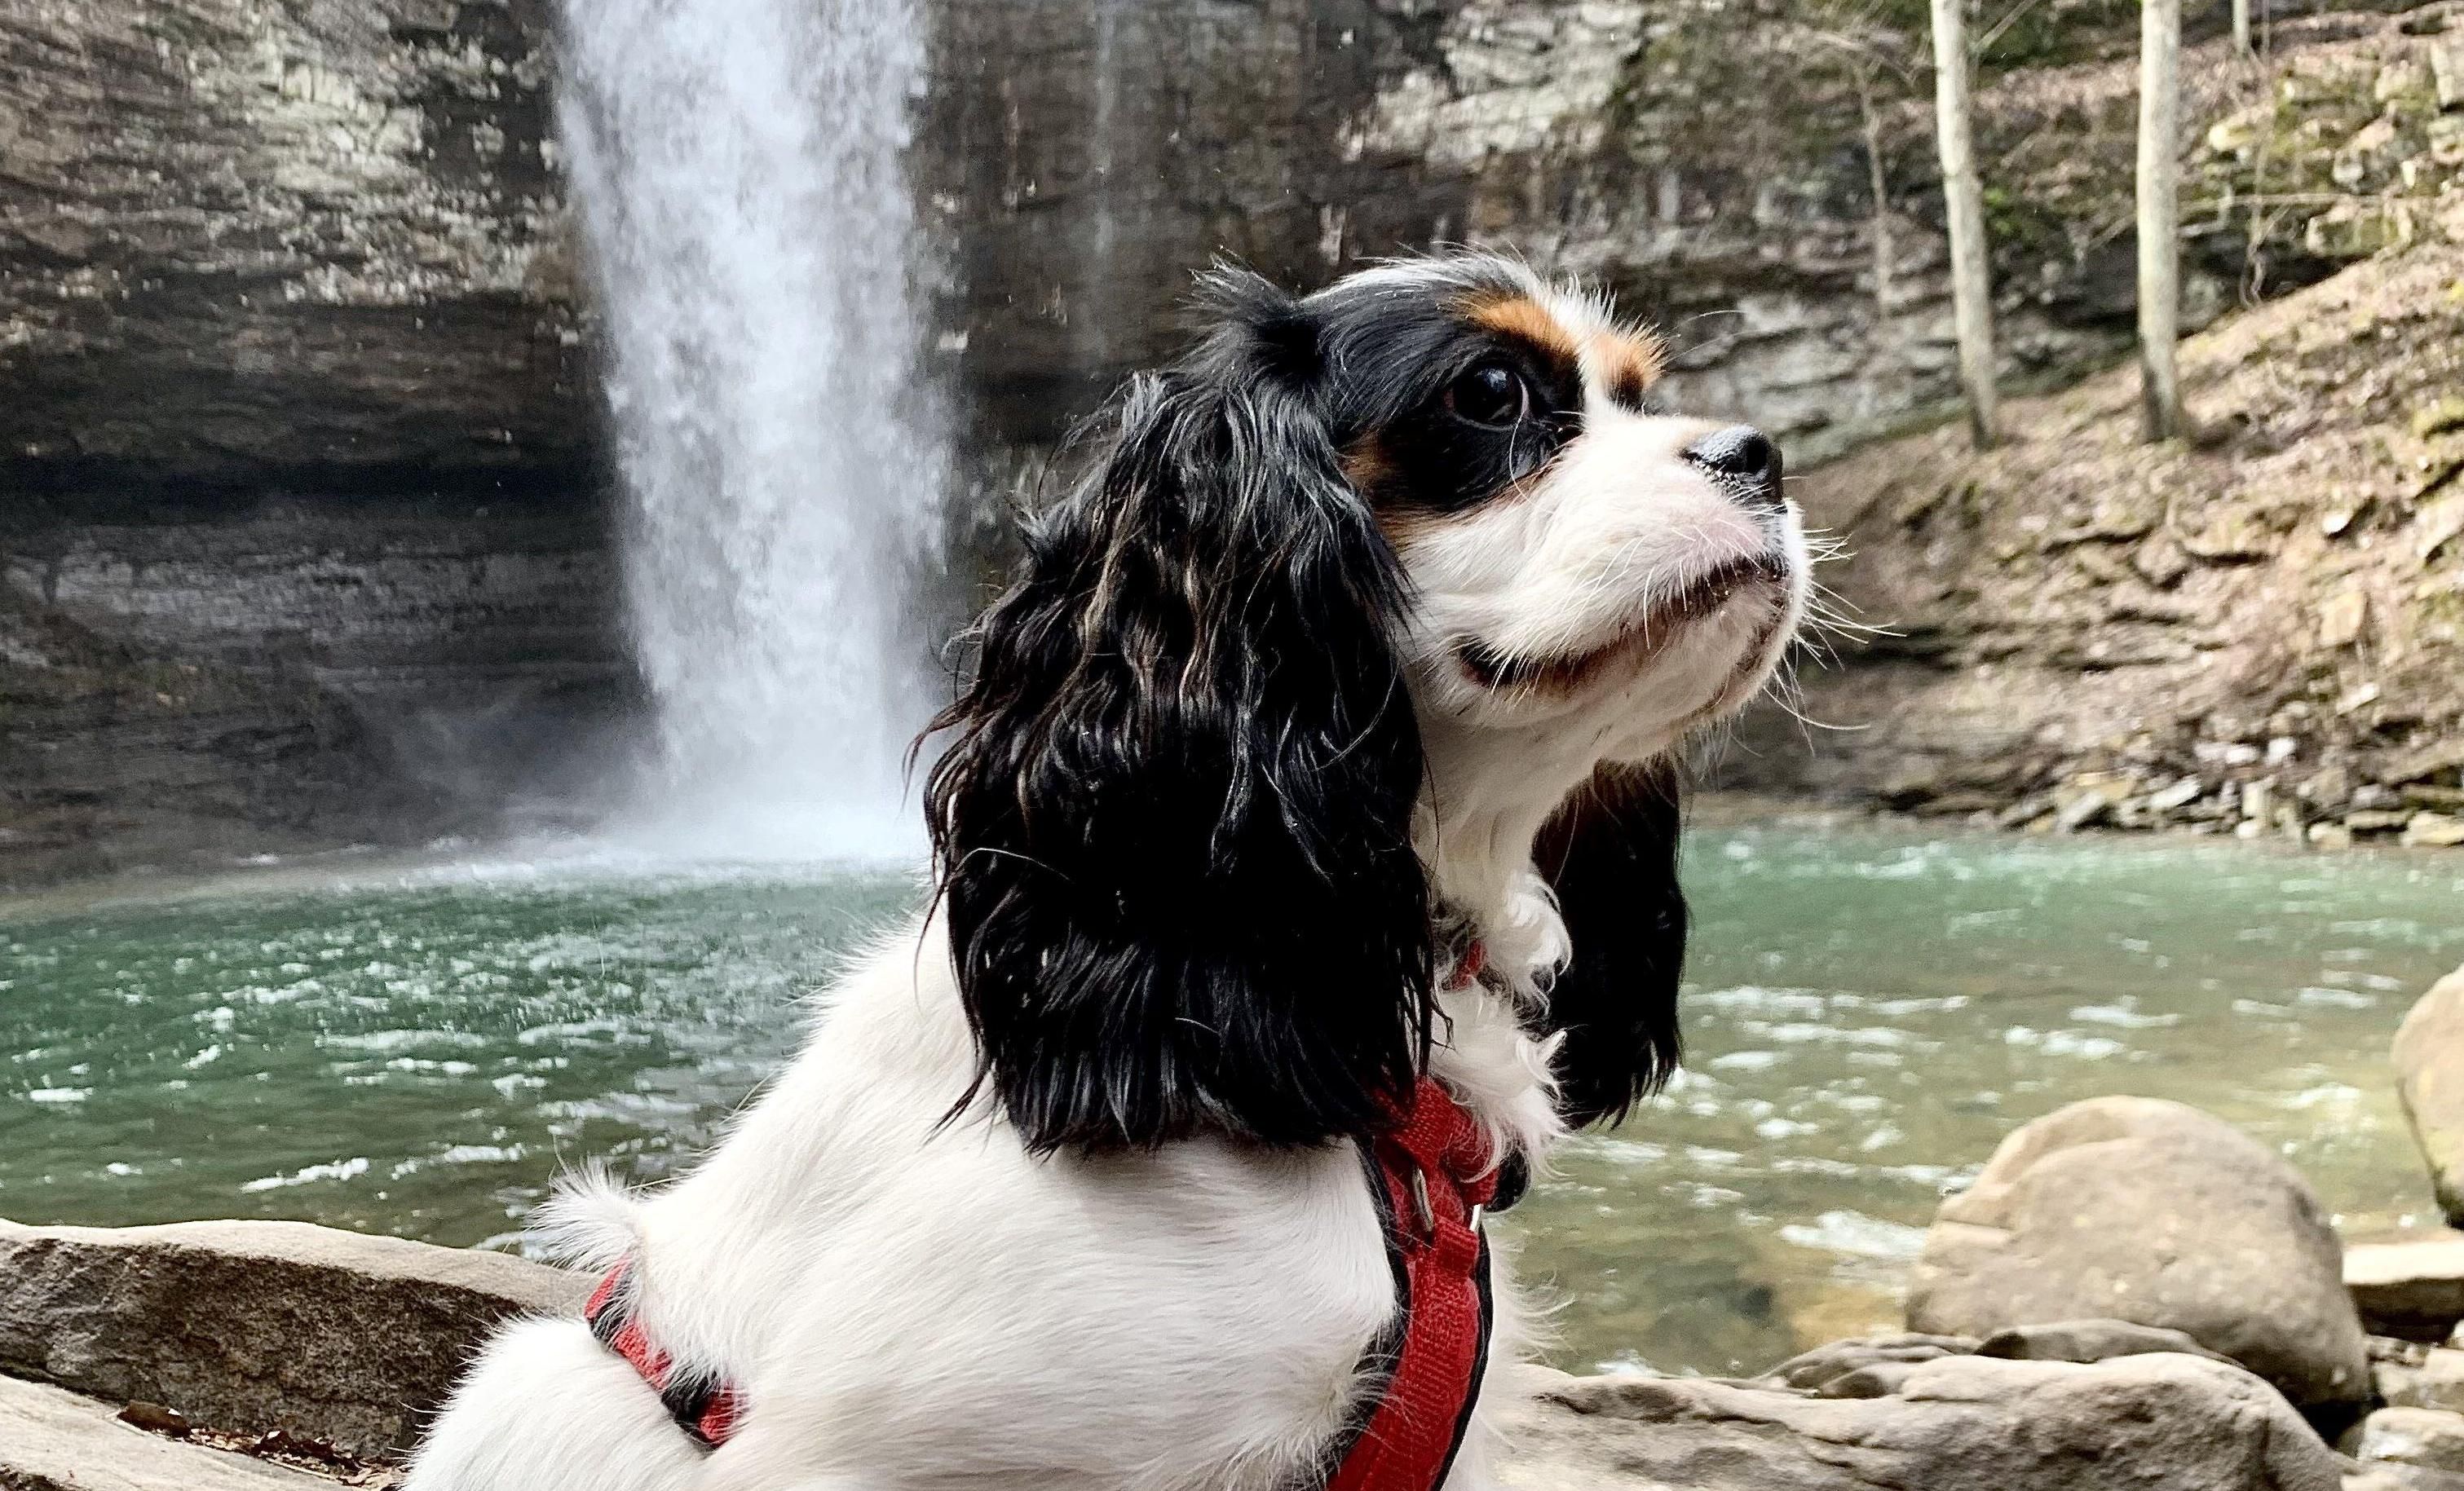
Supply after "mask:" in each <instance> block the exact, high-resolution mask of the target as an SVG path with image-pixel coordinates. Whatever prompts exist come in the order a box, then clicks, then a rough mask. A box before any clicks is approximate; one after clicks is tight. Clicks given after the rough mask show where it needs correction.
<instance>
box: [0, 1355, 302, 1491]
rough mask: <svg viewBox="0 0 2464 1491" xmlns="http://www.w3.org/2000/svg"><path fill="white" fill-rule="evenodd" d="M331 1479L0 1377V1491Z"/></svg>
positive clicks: (128, 1489) (215, 1489)
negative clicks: (143, 1425) (200, 1443)
mask: <svg viewBox="0 0 2464 1491" xmlns="http://www.w3.org/2000/svg"><path fill="white" fill-rule="evenodd" d="M334 1485H335V1482H334V1481H331V1480H322V1479H320V1478H319V1477H316V1476H308V1475H302V1474H301V1473H299V1472H298V1471H296V1470H285V1469H283V1468H282V1467H281V1466H279V1465H269V1464H267V1463H265V1462H264V1461H262V1460H253V1459H250V1458H247V1457H246V1456H242V1455H227V1454H224V1453H223V1452H222V1451H219V1450H208V1449H201V1448H199V1447H197V1446H195V1445H191V1444H182V1443H180V1442H178V1441H177V1440H174V1439H165V1438H163V1437H161V1436H156V1435H150V1434H147V1433H145V1432H144V1431H143V1430H140V1429H132V1428H130V1427H129V1426H127V1425H126V1424H123V1423H121V1422H120V1420H119V1417H118V1415H117V1414H115V1413H114V1411H113V1410H112V1409H111V1408H110V1407H109V1406H108V1405H105V1404H101V1403H97V1402H95V1401H94V1400H93V1399H91V1398H82V1397H79V1396H77V1394H76V1393H74V1392H69V1391H67V1390H66V1389H64V1388H51V1387H45V1386H43V1385H42V1384H40V1383H33V1382H19V1381H17V1380H15V1379H14V1378H11V1377H0V1491H318V1488H323V1491H332V1488H333V1487H334Z"/></svg>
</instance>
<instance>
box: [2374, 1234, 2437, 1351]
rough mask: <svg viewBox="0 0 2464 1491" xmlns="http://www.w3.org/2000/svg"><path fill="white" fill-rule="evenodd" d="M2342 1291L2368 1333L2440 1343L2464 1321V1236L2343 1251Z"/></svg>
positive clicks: (2377, 1245) (2375, 1244) (2393, 1243)
mask: <svg viewBox="0 0 2464 1491" xmlns="http://www.w3.org/2000/svg"><path fill="white" fill-rule="evenodd" d="M2344 1289H2345V1292H2347V1293H2349V1294H2350V1295H2352V1297H2353V1305H2354V1307H2355V1308H2357V1309H2359V1310H2360V1311H2361V1315H2362V1323H2363V1325H2364V1326H2365V1327H2367V1328H2368V1329H2370V1330H2371V1331H2372V1332H2374V1333H2376V1334H2378V1335H2383V1336H2397V1337H2401V1338H2402V1339H2404V1340H2407V1341H2424V1342H2429V1343H2431V1344H2433V1345H2434V1344H2437V1343H2439V1342H2443V1341H2445V1340H2446V1339H2447V1338H2448V1336H2449V1334H2450V1333H2451V1332H2453V1330H2454V1329H2455V1327H2456V1323H2457V1322H2458V1321H2464V1233H2453V1232H2450V1233H2445V1234H2442V1235H2441V1236H2438V1237H2435V1238H2428V1239H2422V1240H2420V1241H2417V1242H2385V1243H2366V1244H2364V1245H2362V1246H2360V1247H2352V1248H2346V1249H2345V1250H2344Z"/></svg>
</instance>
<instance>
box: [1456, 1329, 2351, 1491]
mask: <svg viewBox="0 0 2464 1491" xmlns="http://www.w3.org/2000/svg"><path fill="white" fill-rule="evenodd" d="M1903 1365H1904V1366H1905V1367H1906V1369H1907V1370H1906V1371H1905V1374H1904V1376H1903V1378H1902V1380H1900V1381H1899V1382H1898V1383H1897V1385H1896V1386H1895V1387H1894V1389H1893V1390H1892V1391H1890V1392H1883V1393H1877V1394H1873V1395H1869V1396H1866V1395H1838V1394H1835V1395H1830V1396H1823V1395H1818V1394H1816V1393H1815V1392H1809V1391H1801V1390H1790V1389H1787V1388H1783V1387H1779V1386H1776V1385H1773V1384H1771V1383H1770V1382H1768V1381H1766V1382H1756V1383H1743V1382H1723V1381H1717V1380H1710V1379H1699V1378H1649V1377H1567V1376H1563V1375H1560V1374H1556V1373H1545V1374H1541V1373H1535V1375H1534V1379H1533V1382H1532V1387H1533V1390H1534V1393H1533V1396H1532V1397H1531V1398H1530V1399H1529V1401H1528V1402H1525V1403H1518V1404H1515V1405H1513V1406H1511V1407H1510V1408H1509V1409H1508V1410H1507V1415H1506V1416H1507V1440H1506V1442H1507V1446H1508V1453H1507V1456H1506V1458H1505V1461H1504V1463H1503V1465H1502V1466H1501V1467H1500V1475H1499V1480H1500V1481H1501V1483H1503V1484H1505V1485H1507V1486H1515V1487H1530V1488H1533V1491H1540V1488H1547V1491H1576V1488H1579V1491H1676V1488H1680V1487H1683V1488H1685V1491H1875V1488H1877V1487H1919V1486H1922V1487H1924V1488H1925V1491H2039V1488H2041V1491H2056V1488H2059V1491H2107V1488H2110V1491H2122V1488H2124V1487H2127V1488H2130V1491H2146V1488H2148V1487H2152V1486H2162V1487H2164V1488H2166V1491H2337V1488H2338V1487H2339V1485H2340V1483H2341V1480H2342V1477H2343V1472H2344V1471H2345V1470H2346V1469H2347V1468H2348V1464H2347V1462H2346V1461H2344V1460H2343V1458H2342V1457H2340V1456H2338V1455H2337V1454H2336V1453H2335V1452H2334V1451H2332V1450H2330V1449H2328V1448H2327V1446H2326V1445H2325V1444H2324V1443H2323V1442H2321V1440H2320V1438H2319V1437H2318V1436H2317V1435H2315V1434H2313V1433H2312V1432H2311V1430H2310V1428H2309V1426H2308V1425H2307V1424H2305V1423H2304V1422H2303V1421H2302V1420H2301V1417H2300V1415H2299V1414H2296V1413H2295V1412H2294V1411H2293V1410H2292V1408H2291V1407H2289V1406H2288V1405H2287V1404H2286V1403H2285V1401H2284V1399H2283V1398H2282V1397H2280V1396H2279V1395H2277V1393H2276V1392H2273V1391H2271V1390H2270V1389H2269V1388H2268V1386H2267V1385H2266V1384H2265V1383H2264V1382H2261V1381H2260V1380H2259V1379H2258V1378H2256V1377H2255V1376H2253V1375H2252V1374H2250V1373H2249V1372H2247V1371H2244V1370H2241V1369H2240V1368H2238V1367H2234V1366H2231V1365H2229V1364H2225V1363H2219V1362H2214V1361H2211V1360H2208V1359H2206V1358H2203V1357H2195V1356H2187V1355H2182V1354H2178V1353H2157V1354H2148V1355H2138V1356H2126V1357H2122V1358H2119V1359H2116V1360H2113V1361H2106V1362H2098V1363H2093V1364H2080V1363H2072V1362H2033V1361H2004V1360H1997V1359H1993V1358H1988V1357H1980V1356H1962V1355H1945V1356H1939V1357H1935V1358H1933V1359H1930V1360H1925V1361H1919V1362H1914V1363H1910V1364H1903Z"/></svg>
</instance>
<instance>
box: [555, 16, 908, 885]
mask: <svg viewBox="0 0 2464 1491" xmlns="http://www.w3.org/2000/svg"><path fill="white" fill-rule="evenodd" d="M562 39H563V57H564V69H565V72H564V78H563V84H564V86H563V89H562V93H561V114H562V129H563V138H564V141H565V143H566V146H567V148H568V150H569V151H570V152H571V155H572V182H573V188H574V194H575V198H576V201H577V204H578V206H579V208H580V209H581V213H582V220H583V229H584V231H585V233H586V235H587V238H588V243H589V247H590V252H591V255H592V259H593V261H594V268H595V270H596V277H597V284H598V288H599V293H600V304H601V305H602V306H603V308H604V310H605V317H606V321H607V332H608V340H609V348H610V353H611V358H610V362H611V365H610V366H609V368H608V370H607V381H608V392H609V402H610V404H611V406H612V407H613V413H614V419H615V428H616V435H617V449H618V457H619V460H620V461H621V463H622V467H623V476H624V483H625V487H626V490H627V493H628V495H629V499H630V514H629V523H628V528H627V534H626V538H625V542H626V580H627V587H628V595H627V600H628V602H629V611H630V615H631V621H632V628H633V634H634V643H635V647H636V648H637V652H638V656H639V660H640V664H641V667H642V670H643V673H644V675H645V677H646V678H647V679H648V681H649V687H650V691H651V693H652V695H653V698H654V702H655V706H656V712H657V724H658V732H657V739H656V748H657V750H656V759H655V763H654V765H653V768H652V770H651V771H650V772H649V774H648V780H647V781H646V783H645V785H644V787H643V789H642V792H641V797H642V799H643V800H642V802H641V804H640V811H638V812H637V813H635V814H633V815H631V817H632V820H633V822H634V824H635V825H638V826H640V827H644V828H648V829H649V830H651V831H653V832H654V833H655V834H656V835H657V836H658V837H659V838H660V839H661V840H663V841H665V842H666V843H667V844H670V845H671V846H675V847H681V848H684V849H686V850H688V851H689V852H697V853H712V854H722V855H755V856H766V855H780V854H783V855H790V856H796V857H824V856H832V857H834V856H840V855H862V856H870V855H877V854H883V853H894V852H902V851H904V850H906V849H908V848H909V847H910V846H911V845H912V844H915V843H917V842H919V835H918V833H917V829H916V825H915V824H914V823H913V822H912V815H910V814H908V813H906V812H905V811H903V809H902V803H901V797H902V793H901V758H902V756H903V753H904V751H905V749H906V743H907V741H908V740H909V739H910V738H911V737H912V736H913V735H914V733H915V731H916V730H917V729H918V728H919V727H920V725H921V724H922V722H923V719H924V717H925V715H926V714H927V713H929V712H930V701H931V699H932V691H931V690H930V689H929V687H928V686H927V683H926V679H927V676H928V673H929V669H928V668H927V666H926V652H925V647H924V644H923V642H922V640H921V638H920V629H919V627H918V626H917V625H916V619H915V583H916V578H917V576H918V575H919V574H921V573H922V572H923V571H924V569H925V566H926V564H927V563H928V561H929V560H930V559H932V558H933V557H934V552H935V546H936V544H937V541H938V537H939V534H940V531H941V495H942V491H943V483H944V479H945V475H946V458H945V455H944V449H943V444H942V422H941V420H940V417H939V410H938V408H937V406H936V404H935V400H934V398H933V396H932V391H931V390H930V388H929V387H928V386H927V385H926V383H925V381H924V379H923V377H922V373H921V369H920V367H919V365H918V358H919V353H920V350H921V349H920V346H919V329H918V328H919V325H920V322H919V320H918V315H917V311H918V306H917V301H918V293H917V289H916V286H915V279H916V261H917V256H916V254H915V252H914V246H913V238H914V221H913V208H912V205H911V197H910V193H909V188H908V184H907V181H906V179H905V176H904V173H903V171H902V168H901V153H902V150H903V147H904V146H905V144H906V143H907V138H908V133H909V128H908V111H909V109H910V107H911V104H912V101H913V96H914V93H915V90H916V87H917V84H918V80H919V78H920V77H921V73H922V67H923V61H924V55H923V45H922V40H921V36H920V33H919V24H918V18H917V17H916V15H915V14H914V13H913V5H912V3H911V0H830V3H826V4H815V3H813V0H564V27H563V33H562Z"/></svg>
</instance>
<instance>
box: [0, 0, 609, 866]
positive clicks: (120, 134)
mask: <svg viewBox="0 0 2464 1491" xmlns="http://www.w3.org/2000/svg"><path fill="white" fill-rule="evenodd" d="M547 34H548V33H547V21H546V15H545V7H544V6H543V5H542V4H540V3H539V0H379V3H373V4H337V3H331V0H281V3H275V4H245V3H240V0H121V3H113V4H85V3H55V0H22V3H20V0H11V3H8V4H0V157H5V159H6V160H7V161H8V163H9V165H8V170H7V172H6V173H5V179H0V882H5V881H7V880H9V879H11V878H12V877H23V876H27V875H33V874H47V873H56V872H61V871H67V870H91V869H97V868H104V867H108V866H111V865H114V864H118V863H123V862H126V861H130V860H137V861H145V860H155V859H160V858H164V857H166V856H173V855H176V854H177V853H178V852H179V851H181V850H183V849H187V848H191V847H203V848H205V849H207V850H209V852H213V853H217V854H230V853H233V852H244V851H246V850H249V849H252V848H256V847H264V846H276V845H278V846H289V845H291V844H297V843H316V842H330V841H332V840H334V839H336V838H347V837H355V836H360V835H364V834H374V833H382V832H385V831H387V830H388V829H392V830H397V831H398V829H399V828H400V826H401V825H403V824H405V823H416V824H417V825H418V826H419V827H420V828H421V829H432V828H434V827H438V826H444V825H448V824H452V823H458V822H473V821H474V819H473V813H474V812H475V811H477V810H478V808H479V807H480V806H481V805H482V802H483V801H484V800H485V799H486V798H487V797H489V796H490V795H491V794H492V793H493V791H494V790H495V788H496V787H497V786H499V785H500V784H501V780H502V776H503V774H502V773H501V772H495V771H492V769H491V768H492V764H493V763H492V761H491V760H490V758H489V756H488V755H487V754H486V753H481V752H474V751H473V750H472V749H468V748H467V747H468V745H469V743H471V742H474V741H478V740H481V739H487V738H493V739H494V740H495V741H496V742H498V744H497V745H495V746H493V747H492V749H502V748H504V747H510V748H511V749H510V750H503V755H504V756H512V755H514V754H516V753H517V752H519V751H521V750H522V749H524V748H525V747H533V748H535V747H536V746H537V745H538V744H539V735H540V734H541V733H542V732H545V731H548V730H551V729H553V728H555V726H556V724H557V723H558V722H560V721H565V722H569V721H570V718H571V717H572V716H573V715H574V714H575V713H576V712H577V711H579V713H581V714H583V715H585V716H586V715H591V714H595V713H604V711H605V703H606V701H607V700H608V699H611V698H614V697H616V696H618V695H619V694H620V693H621V689H622V685H623V680H624V668H623V664H622V661H621V653H620V652H619V651H618V649H617V648H616V647H615V646H614V644H613V642H612V634H611V631H610V627H609V620H610V616H611V601H610V599H609V598H610V595H611V593H612V589H613V587H612V584H611V582H610V581H611V579H612V566H611V564H610V560H609V557H608V553H607V550H608V547H609V543H608V537H607V534H608V529H607V524H606V521H605V516H604V515H603V512H602V503H601V501H600V499H599V494H598V484H597V482H596V480H595V477H594V471H595V469H596V463H597V460H598V456H597V448H598V444H599V441H598V433H597V428H596V425H597V421H596V415H595V412H594V410H593V408H592V403H591V393H590V388H589V381H588V376H587V348H586V346H585V345H584V336H583V330H584V325H585V322H584V319H583V318H584V310H583V305H582V302H581V299H580V296H579V291H578V285H579V276H578V274H577V273H576V268H575V265H576V261H575V254H574V249H573V244H572V241H571V233H570V230H569V229H568V227H567V224H566V220H565V216H564V212H563V208H562V204H561V199H560V197H559V194H558V192H559V186H558V179H557V175H556V171H555V164H556V146H555V143H554V141H553V140H552V138H551V136H550V133H549V126H550V112H551V111H550V104H549V99H550V84H551V80H552V78H551V74H552V57H551V54H550V52H549V49H548V46H547ZM593 695H595V697H592V696H593ZM491 778H493V779H491ZM482 782H484V784H483V785H479V786H477V787H476V789H475V796H474V794H473V793H472V792H466V791H464V790H463V789H464V787H465V786H466V785H471V784H474V783H482ZM12 866H13V867H12Z"/></svg>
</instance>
